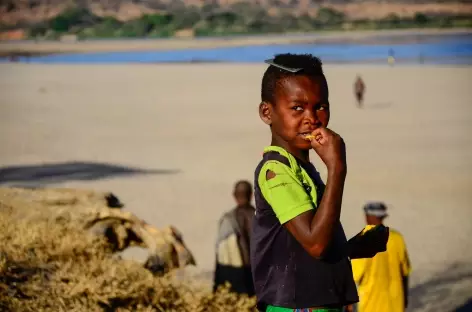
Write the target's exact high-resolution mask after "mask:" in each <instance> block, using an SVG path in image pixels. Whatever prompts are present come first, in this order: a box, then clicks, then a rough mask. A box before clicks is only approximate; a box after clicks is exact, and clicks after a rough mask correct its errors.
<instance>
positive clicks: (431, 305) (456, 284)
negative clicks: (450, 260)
mask: <svg viewBox="0 0 472 312" xmlns="http://www.w3.org/2000/svg"><path fill="white" fill-rule="evenodd" d="M471 289H472V267H471V266H470V264H454V265H451V266H450V267H448V268H447V269H446V270H444V271H442V272H439V273H438V274H436V276H434V277H433V278H431V279H430V280H427V281H426V282H424V283H422V284H419V285H416V286H415V287H413V288H412V289H410V304H409V307H408V311H409V312H410V311H428V312H435V311H438V312H439V311H444V312H445V311H447V312H469V311H472V299H471V295H472V292H471ZM467 300H469V301H467ZM464 303H465V304H464Z"/></svg>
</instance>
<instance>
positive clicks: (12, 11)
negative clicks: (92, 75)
mask: <svg viewBox="0 0 472 312" xmlns="http://www.w3.org/2000/svg"><path fill="white" fill-rule="evenodd" d="M321 6H323V7H332V8H334V9H336V10H339V11H341V12H343V13H344V14H345V15H346V16H347V17H350V18H352V19H359V18H369V19H376V18H383V17H385V16H388V15H389V14H396V15H398V16H400V17H404V16H412V15H414V14H415V13H418V12H422V13H426V14H443V15H457V14H472V1H470V0H459V1H448V0H443V1H441V2H438V3H435V2H434V1H416V0H403V1H397V0H385V1H382V2H377V1H356V0H353V1H350V0H326V1H323V2H320V1H315V0H67V1H64V0H3V1H0V23H1V24H3V25H10V26H14V25H19V26H21V25H24V24H32V23H37V22H41V21H44V20H47V19H50V18H52V17H54V16H56V15H57V14H59V13H60V12H62V11H63V10H64V9H66V8H70V7H81V8H87V9H89V10H90V11H91V12H93V13H94V14H95V15H97V16H113V17H115V18H116V19H118V20H120V21H128V20H132V19H135V18H139V17H140V16H142V15H143V14H150V13H159V12H179V11H181V10H187V9H188V8H190V7H193V8H194V9H198V10H199V11H214V10H220V11H221V10H223V11H234V10H238V11H239V10H242V9H244V7H246V9H247V8H249V7H252V8H254V7H257V8H258V9H262V10H264V11H266V12H268V13H269V14H271V15H277V14H280V13H281V12H282V13H284V14H286V13H288V12H289V13H290V14H291V15H292V14H293V15H300V14H301V13H308V14H313V15H314V14H316V12H317V10H318V9H319V7H321Z"/></svg>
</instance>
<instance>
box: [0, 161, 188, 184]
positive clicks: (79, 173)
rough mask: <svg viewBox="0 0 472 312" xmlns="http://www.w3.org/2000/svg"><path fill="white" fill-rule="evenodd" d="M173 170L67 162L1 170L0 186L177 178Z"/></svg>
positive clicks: (175, 171)
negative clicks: (134, 177) (140, 177)
mask: <svg viewBox="0 0 472 312" xmlns="http://www.w3.org/2000/svg"><path fill="white" fill-rule="evenodd" d="M178 172H179V170H173V169H149V170H147V169H140V168H132V167H127V166H119V165H113V164H106V163H94V162H65V163H56V164H40V165H29V166H13V167H0V185H2V184H9V185H12V184H14V185H15V186H24V185H31V184H41V185H44V184H52V183H61V182H66V181H92V180H99V179H106V178H111V177H117V176H130V175H138V174H141V175H143V174H176V173H178Z"/></svg>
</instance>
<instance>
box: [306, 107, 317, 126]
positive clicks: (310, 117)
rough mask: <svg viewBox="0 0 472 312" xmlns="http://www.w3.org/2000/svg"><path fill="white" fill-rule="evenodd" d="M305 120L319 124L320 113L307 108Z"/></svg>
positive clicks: (311, 123) (312, 123)
mask: <svg viewBox="0 0 472 312" xmlns="http://www.w3.org/2000/svg"><path fill="white" fill-rule="evenodd" d="M304 122H306V123H309V124H310V125H319V124H320V119H319V118H318V115H317V114H316V111H315V110H312V109H307V110H305V120H304Z"/></svg>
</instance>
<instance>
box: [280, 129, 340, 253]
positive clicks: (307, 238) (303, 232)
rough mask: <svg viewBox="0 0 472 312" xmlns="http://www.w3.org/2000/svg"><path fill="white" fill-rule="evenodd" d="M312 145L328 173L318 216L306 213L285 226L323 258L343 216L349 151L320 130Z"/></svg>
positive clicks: (302, 243) (332, 135) (315, 132)
mask: <svg viewBox="0 0 472 312" xmlns="http://www.w3.org/2000/svg"><path fill="white" fill-rule="evenodd" d="M312 135H313V137H314V139H312V140H311V145H312V146H313V149H314V150H315V152H316V153H317V154H318V156H320V158H321V160H322V161H323V162H324V163H325V165H326V167H327V169H328V179H327V181H326V188H325V191H324V193H323V197H322V198H321V202H320V205H319V207H317V209H316V213H315V212H314V211H313V210H310V211H307V212H304V213H302V214H300V215H298V216H297V217H295V218H293V219H292V220H290V221H288V222H287V223H286V224H285V227H286V228H287V229H288V230H289V231H290V233H292V235H293V236H294V237H295V239H296V240H297V241H298V242H299V243H300V244H301V245H302V246H303V248H304V249H305V250H306V251H307V252H308V253H309V254H310V255H312V256H313V257H315V258H319V257H321V256H322V255H323V254H324V252H325V250H326V248H327V247H328V245H329V243H330V241H331V239H332V237H333V233H334V231H335V229H336V227H337V224H338V223H339V218H340V216H341V204H342V198H343V191H344V181H345V179H346V172H347V165H346V147H345V145H344V142H343V139H342V138H341V137H340V136H339V135H338V134H337V133H335V132H334V131H332V130H329V129H327V128H318V129H316V130H315V131H314V132H313V133H312Z"/></svg>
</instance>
